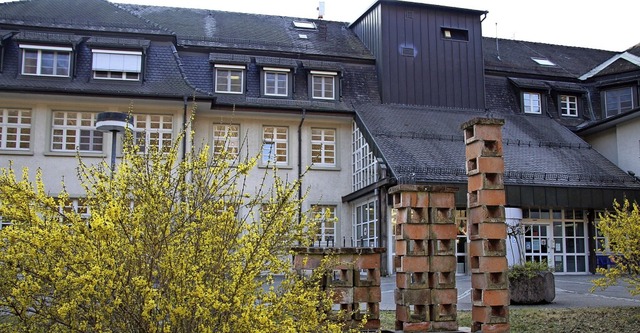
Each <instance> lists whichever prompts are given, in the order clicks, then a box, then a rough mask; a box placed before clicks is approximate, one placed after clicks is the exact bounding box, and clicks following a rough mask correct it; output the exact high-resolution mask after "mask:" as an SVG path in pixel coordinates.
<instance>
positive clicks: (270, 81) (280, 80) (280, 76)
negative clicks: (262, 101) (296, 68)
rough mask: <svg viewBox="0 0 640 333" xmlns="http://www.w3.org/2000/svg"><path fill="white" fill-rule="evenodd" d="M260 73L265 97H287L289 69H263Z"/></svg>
mask: <svg viewBox="0 0 640 333" xmlns="http://www.w3.org/2000/svg"><path fill="white" fill-rule="evenodd" d="M262 71H263V73H264V74H263V75H264V81H263V82H264V84H263V86H264V95H265V96H275V97H287V96H289V72H291V70H290V69H289V68H275V67H264V68H263V69H262Z"/></svg>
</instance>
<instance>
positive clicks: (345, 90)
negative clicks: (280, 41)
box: [181, 53, 380, 112]
mask: <svg viewBox="0 0 640 333" xmlns="http://www.w3.org/2000/svg"><path fill="white" fill-rule="evenodd" d="M216 59H218V60H216ZM181 61H182V63H183V68H184V71H185V75H186V77H187V80H189V82H190V83H191V84H192V85H193V86H196V87H198V88H200V89H202V90H203V91H211V92H213V91H215V89H214V86H213V85H214V77H213V65H214V62H216V61H218V62H219V63H227V64H231V63H234V64H243V65H245V66H246V71H245V75H246V77H245V80H246V82H247V84H246V85H245V88H246V91H245V93H244V94H242V95H236V94H221V93H212V96H214V98H215V103H216V104H218V105H226V106H235V107H251V108H278V109H296V110H300V109H307V110H316V111H339V112H353V106H352V104H355V103H359V104H362V103H375V102H379V101H380V97H379V93H378V83H377V82H378V79H377V76H376V70H375V65H374V64H373V63H371V64H353V63H340V64H338V63H332V62H322V64H324V65H327V64H329V65H331V66H330V68H332V69H333V70H338V71H340V77H339V79H340V80H342V82H343V83H342V84H339V82H337V84H338V85H339V91H340V92H341V95H340V96H339V98H338V99H337V100H336V101H324V100H312V99H310V98H309V85H308V84H309V82H308V70H309V68H307V67H305V65H304V64H306V62H303V61H300V60H297V59H293V58H285V57H280V58H277V57H261V56H255V55H238V54H233V55H231V54H222V53H213V54H210V55H209V57H202V56H199V55H196V54H194V53H184V54H183V55H182V56H181ZM267 65H268V66H283V67H288V68H292V69H293V70H292V71H291V74H292V76H293V83H294V86H293V95H292V96H291V97H290V98H264V97H263V96H262V95H261V92H260V91H259V87H260V86H261V85H260V68H259V67H262V66H267ZM312 69H317V67H315V66H314V67H313V68H312Z"/></svg>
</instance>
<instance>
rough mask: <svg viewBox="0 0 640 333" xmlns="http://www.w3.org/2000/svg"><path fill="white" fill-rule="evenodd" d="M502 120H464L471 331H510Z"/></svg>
mask: <svg viewBox="0 0 640 333" xmlns="http://www.w3.org/2000/svg"><path fill="white" fill-rule="evenodd" d="M502 125H504V120H502V119H486V118H476V119H473V120H471V121H469V122H467V123H464V124H463V125H462V129H463V130H464V138H465V142H466V163H467V165H466V167H467V175H468V177H469V180H468V204H467V207H468V209H469V215H468V222H467V223H468V232H469V239H470V241H471V243H470V245H469V256H470V264H471V289H472V292H471V302H472V305H473V307H472V311H471V317H472V321H473V324H472V327H471V331H472V332H478V331H482V332H485V333H486V332H509V286H508V279H507V268H508V267H507V259H506V238H507V225H506V223H505V210H504V205H505V204H506V199H505V192H504V182H503V175H504V160H503V157H502V133H501V129H502Z"/></svg>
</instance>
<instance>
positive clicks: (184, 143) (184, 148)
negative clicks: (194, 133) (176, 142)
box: [182, 95, 190, 162]
mask: <svg viewBox="0 0 640 333" xmlns="http://www.w3.org/2000/svg"><path fill="white" fill-rule="evenodd" d="M182 98H183V105H182V130H183V131H184V133H185V135H184V138H182V161H183V162H184V160H185V158H186V156H187V139H188V138H187V133H189V132H190V131H187V96H186V95H185V96H183V97H182Z"/></svg>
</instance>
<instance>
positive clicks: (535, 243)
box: [524, 224, 553, 263]
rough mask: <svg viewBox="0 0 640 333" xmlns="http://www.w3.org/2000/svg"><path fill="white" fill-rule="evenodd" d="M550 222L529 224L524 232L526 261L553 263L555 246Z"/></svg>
mask: <svg viewBox="0 0 640 333" xmlns="http://www.w3.org/2000/svg"><path fill="white" fill-rule="evenodd" d="M549 229H550V226H549V225H548V224H528V225H527V226H526V227H525V234H524V256H525V260H526V261H536V262H543V261H544V262H547V263H551V258H552V255H553V248H551V247H549V244H550V241H551V239H553V238H552V236H551V232H550V230H549Z"/></svg>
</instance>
